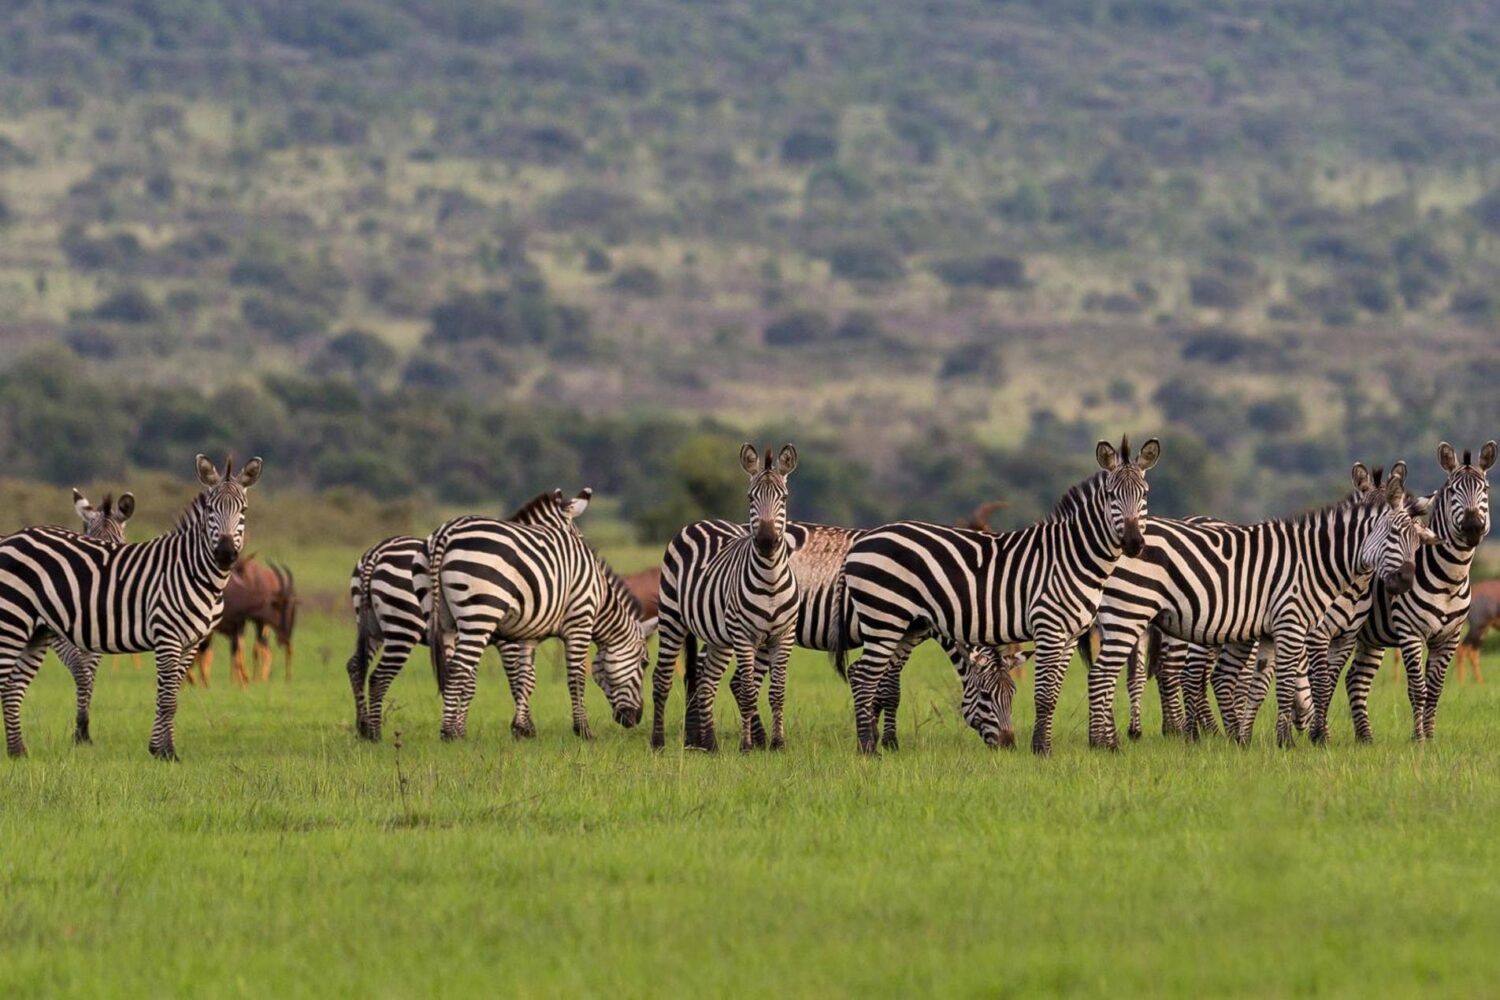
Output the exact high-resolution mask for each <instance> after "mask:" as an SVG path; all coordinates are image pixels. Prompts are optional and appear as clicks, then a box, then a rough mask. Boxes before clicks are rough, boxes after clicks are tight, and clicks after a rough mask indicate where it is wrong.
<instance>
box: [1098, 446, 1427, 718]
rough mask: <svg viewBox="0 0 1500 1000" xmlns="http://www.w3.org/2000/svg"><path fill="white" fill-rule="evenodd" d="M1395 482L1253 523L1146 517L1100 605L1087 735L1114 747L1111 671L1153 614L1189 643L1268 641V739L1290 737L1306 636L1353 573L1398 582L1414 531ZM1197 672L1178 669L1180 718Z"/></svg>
mask: <svg viewBox="0 0 1500 1000" xmlns="http://www.w3.org/2000/svg"><path fill="white" fill-rule="evenodd" d="M1404 501H1405V487H1404V484H1403V481H1402V479H1401V478H1400V477H1399V476H1393V477H1392V478H1391V480H1390V482H1389V483H1388V484H1387V488H1386V489H1382V490H1376V491H1374V492H1372V493H1371V494H1370V495H1369V496H1368V497H1365V498H1362V499H1360V500H1347V501H1345V502H1343V503H1340V504H1336V505H1334V506H1332V507H1329V508H1326V509H1324V510H1320V511H1315V512H1313V513H1310V514H1304V515H1299V516H1297V517H1294V518H1287V519H1282V520H1275V521H1265V522H1261V523H1259V524H1252V525H1235V524H1227V523H1223V522H1206V523H1193V522H1189V521H1178V520H1172V519H1164V518H1152V519H1151V522H1150V535H1149V538H1148V542H1147V544H1146V546H1145V549H1144V550H1143V551H1142V553H1141V554H1140V558H1138V559H1131V560H1127V561H1125V562H1122V563H1121V564H1120V566H1119V567H1118V568H1117V569H1116V571H1115V573H1114V575H1113V576H1112V577H1110V579H1109V581H1108V583H1107V584H1106V585H1105V587H1104V597H1103V600H1102V601H1101V602H1100V605H1099V626H1100V630H1101V632H1102V636H1103V638H1102V641H1101V643H1100V649H1099V657H1098V660H1097V661H1096V663H1095V667H1094V669H1093V670H1092V671H1090V673H1089V742H1090V744H1091V745H1095V746H1108V747H1114V746H1117V745H1118V738H1117V736H1116V734H1115V724H1114V713H1113V701H1114V689H1115V683H1116V680H1117V678H1118V675H1119V669H1120V666H1121V665H1122V664H1123V663H1124V662H1125V659H1126V657H1127V656H1128V655H1129V654H1130V651H1131V649H1132V648H1133V647H1134V646H1135V645H1136V643H1137V642H1138V641H1139V639H1140V637H1141V635H1142V634H1143V633H1144V632H1145V630H1146V628H1147V626H1148V625H1150V624H1151V623H1152V622H1153V621H1154V622H1155V623H1156V624H1158V625H1159V626H1160V627H1161V628H1162V630H1163V631H1164V632H1165V633H1166V634H1168V635H1171V636H1175V637H1176V638H1178V639H1181V640H1184V641H1187V642H1191V643H1196V644H1198V645H1199V646H1222V645H1224V644H1226V643H1232V642H1242V643H1249V642H1251V641H1253V640H1255V639H1257V638H1260V639H1270V640H1273V641H1274V642H1275V643H1276V649H1277V651H1278V653H1279V654H1280V655H1279V656H1278V657H1277V661H1276V695H1277V741H1278V742H1279V743H1281V744H1283V745H1286V744H1288V743H1290V741H1291V739H1292V715H1293V712H1294V710H1295V695H1296V681H1295V678H1296V675H1297V674H1298V673H1300V672H1305V670H1306V666H1305V664H1306V648H1305V644H1306V641H1307V635H1308V632H1309V631H1310V630H1311V629H1312V628H1313V627H1314V626H1316V625H1317V624H1318V622H1319V621H1321V620H1322V618H1323V615H1324V614H1325V613H1326V612H1327V610H1328V608H1329V606H1330V605H1331V604H1332V603H1333V602H1334V600H1336V599H1337V598H1338V596H1339V595H1340V594H1341V593H1343V592H1344V591H1345V590H1346V589H1347V588H1348V587H1350V586H1351V585H1353V584H1355V583H1356V582H1357V581H1358V580H1359V579H1360V578H1361V576H1363V575H1366V574H1370V573H1379V574H1380V575H1382V576H1383V577H1384V578H1385V579H1386V580H1387V581H1389V583H1390V584H1391V585H1392V586H1397V587H1399V586H1402V585H1409V584H1410V581H1411V576H1412V573H1413V561H1412V559H1413V551H1414V550H1415V548H1416V546H1417V543H1418V541H1419V538H1418V534H1417V528H1416V526H1415V525H1414V524H1413V522H1412V521H1411V519H1410V517H1409V516H1407V514H1406V508H1405V502H1404ZM1205 683H1206V677H1205V674H1204V671H1203V670H1194V669H1192V668H1189V669H1188V670H1187V671H1186V676H1185V683H1184V688H1185V692H1184V693H1185V697H1186V703H1187V713H1186V714H1187V719H1186V723H1187V726H1188V727H1189V731H1190V732H1191V731H1192V729H1193V727H1194V722H1195V706H1198V705H1199V704H1200V703H1202V702H1203V701H1204V699H1206V692H1205V691H1204V690H1203V686H1204V684H1205Z"/></svg>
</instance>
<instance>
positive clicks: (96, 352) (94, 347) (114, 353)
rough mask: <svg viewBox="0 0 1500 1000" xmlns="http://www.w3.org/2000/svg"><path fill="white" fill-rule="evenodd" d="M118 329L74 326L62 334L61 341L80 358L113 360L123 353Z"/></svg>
mask: <svg viewBox="0 0 1500 1000" xmlns="http://www.w3.org/2000/svg"><path fill="white" fill-rule="evenodd" d="M121 339H122V338H121V337H120V333H119V332H118V330H109V329H105V328H103V327H98V326H76V327H71V328H69V329H68V331H67V332H66V333H64V334H63V342H64V343H66V344H67V345H68V348H69V349H70V350H72V352H73V353H74V354H76V355H78V356H79V357H80V358H88V359H90V360H93V361H113V360H114V359H115V358H117V357H119V356H120V355H121V354H122V353H124V345H123V344H122V343H121Z"/></svg>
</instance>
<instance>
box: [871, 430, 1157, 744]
mask: <svg viewBox="0 0 1500 1000" xmlns="http://www.w3.org/2000/svg"><path fill="white" fill-rule="evenodd" d="M1160 455H1161V445H1160V443H1159V442H1158V441H1157V440H1156V439H1155V438H1152V439H1151V440H1149V441H1147V442H1146V444H1145V445H1144V446H1143V447H1142V448H1141V451H1140V456H1139V458H1138V459H1137V460H1136V461H1131V458H1130V445H1129V442H1128V440H1125V441H1121V443H1120V449H1119V451H1118V452H1117V451H1116V450H1115V449H1114V448H1113V447H1112V446H1111V445H1110V444H1109V442H1107V441H1100V442H1099V444H1098V446H1097V447H1096V448H1095V458H1096V459H1097V461H1098V463H1099V467H1100V469H1101V470H1102V471H1100V472H1097V473H1095V474H1094V475H1093V476H1092V477H1090V478H1089V479H1087V480H1085V481H1084V482H1082V483H1080V484H1078V485H1076V486H1074V487H1072V488H1071V489H1069V490H1068V492H1067V493H1066V494H1065V495H1064V496H1063V498H1062V500H1060V501H1059V502H1058V504H1057V506H1056V508H1055V509H1054V510H1053V513H1052V516H1051V517H1050V518H1049V519H1047V520H1046V521H1043V522H1041V523H1040V524H1036V525H1033V526H1031V527H1029V528H1024V529H1022V530H1020V531H1006V532H1001V533H999V534H988V533H985V532H979V531H972V530H969V529H965V528H950V527H946V526H943V525H937V524H923V523H920V522H915V521H902V522H898V523H896V524H889V525H886V526H885V527H883V528H877V529H875V530H874V531H871V532H869V533H867V534H865V535H864V536H863V537H861V538H860V539H859V540H858V541H856V542H855V543H854V545H853V546H852V547H851V548H850V550H849V558H848V562H847V566H846V569H845V572H844V576H845V580H846V586H847V587H848V590H849V598H850V606H851V607H852V608H853V612H854V615H855V616H856V618H857V619H858V621H859V629H860V632H861V633H862V635H863V639H864V643H865V646H864V650H863V651H862V653H861V655H860V657H859V660H858V661H856V662H855V664H854V666H853V667H852V668H851V669H850V672H849V679H850V686H851V687H852V688H853V689H854V711H855V724H856V729H857V731H858V737H859V748H860V750H861V751H862V752H864V753H874V752H875V707H876V703H877V700H878V693H879V692H878V688H879V685H880V681H881V679H882V678H883V676H884V675H885V672H886V670H887V669H888V667H889V665H890V663H891V662H892V659H893V657H894V656H895V655H897V653H898V652H899V651H901V650H902V649H904V648H907V647H909V645H911V644H913V643H914V642H915V641H916V640H917V639H919V638H921V637H922V636H925V635H927V634H929V633H933V634H936V635H937V636H939V637H941V638H944V639H946V640H948V641H949V642H953V643H961V644H965V645H968V646H999V645H1004V644H1006V643H1015V642H1023V641H1026V640H1033V641H1034V642H1035V643H1036V651H1035V656H1036V663H1035V675H1036V729H1035V731H1034V732H1033V733H1032V737H1031V749H1032V750H1033V751H1034V752H1035V753H1038V754H1046V753H1050V752H1051V751H1052V715H1053V712H1054V711H1055V710H1056V708H1057V696H1058V691H1059V690H1060V688H1061V687H1062V680H1063V674H1064V672H1065V671H1066V670H1067V664H1068V660H1069V659H1070V658H1071V657H1072V655H1073V647H1074V645H1075V644H1076V643H1077V641H1078V637H1079V636H1080V635H1082V634H1083V633H1084V632H1085V631H1086V630H1087V629H1088V627H1089V624H1090V623H1091V622H1092V621H1093V620H1094V613H1095V609H1096V606H1097V605H1098V602H1099V596H1100V594H1101V593H1102V591H1103V587H1104V581H1105V580H1106V579H1107V578H1108V577H1109V575H1110V574H1111V573H1112V572H1114V571H1116V565H1117V564H1118V563H1119V562H1120V558H1121V556H1122V554H1123V555H1129V556H1134V555H1136V554H1138V553H1139V552H1140V551H1141V549H1142V547H1143V546H1144V536H1143V528H1144V525H1145V521H1146V496H1147V490H1148V487H1147V485H1146V476H1145V474H1146V472H1147V471H1148V470H1149V469H1151V467H1152V466H1154V465H1155V464H1156V462H1157V459H1158V458H1159V457H1160Z"/></svg>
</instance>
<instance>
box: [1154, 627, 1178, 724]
mask: <svg viewBox="0 0 1500 1000" xmlns="http://www.w3.org/2000/svg"><path fill="white" fill-rule="evenodd" d="M1186 656H1187V646H1186V644H1184V643H1182V642H1178V641H1175V640H1173V641H1168V640H1167V639H1162V640H1161V643H1160V646H1159V651H1158V654H1157V660H1156V694H1157V697H1158V698H1159V699H1160V701H1161V734H1162V735H1163V736H1182V735H1184V734H1186V733H1187V713H1186V712H1185V711H1184V709H1183V704H1182V669H1183V663H1184V661H1185V658H1186ZM1148 672H1149V668H1148Z"/></svg>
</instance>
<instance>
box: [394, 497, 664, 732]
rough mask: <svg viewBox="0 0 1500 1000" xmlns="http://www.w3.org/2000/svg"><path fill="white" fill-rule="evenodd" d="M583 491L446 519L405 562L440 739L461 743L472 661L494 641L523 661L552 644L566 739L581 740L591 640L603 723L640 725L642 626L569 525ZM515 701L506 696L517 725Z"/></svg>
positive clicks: (628, 599) (632, 603)
mask: <svg viewBox="0 0 1500 1000" xmlns="http://www.w3.org/2000/svg"><path fill="white" fill-rule="evenodd" d="M589 495H590V494H589V491H585V492H584V493H583V494H580V495H579V496H578V497H575V498H574V499H572V500H565V499H564V498H563V494H562V490H554V491H553V492H552V493H551V494H543V495H542V496H540V497H538V498H537V499H535V500H533V501H532V502H531V504H528V505H527V507H526V508H523V509H522V510H521V511H519V512H517V514H516V515H515V519H514V520H511V521H500V520H496V519H494V518H488V517H475V516H468V517H460V518H457V519H455V520H452V521H449V522H448V523H446V524H444V525H442V526H441V527H439V528H438V529H437V530H436V531H434V532H433V533H432V534H431V535H429V536H428V537H427V543H426V546H425V547H424V549H423V550H421V551H418V552H416V553H414V554H413V558H412V584H413V588H414V589H415V591H416V594H417V598H418V600H419V601H420V603H421V607H422V612H423V615H424V617H425V618H426V621H427V645H428V647H429V650H430V652H431V654H432V665H433V670H434V672H435V673H436V674H437V681H438V689H439V690H440V691H441V692H442V695H443V724H442V736H443V738H444V739H459V738H462V737H463V736H464V734H465V731H466V729H467V728H468V717H469V703H470V702H471V701H472V700H473V698H474V679H475V673H476V668H477V667H478V664H479V656H480V654H481V653H482V652H484V647H485V646H487V645H489V644H490V643H492V642H495V641H497V640H505V641H508V642H511V643H526V644H528V654H527V661H528V662H529V660H530V656H529V646H531V645H534V644H535V643H536V642H538V641H540V640H542V639H546V638H550V637H552V636H557V637H559V638H561V639H562V641H563V646H564V648H565V649H566V655H567V660H568V694H569V695H570V696H571V698H572V701H573V732H575V733H576V734H578V735H579V736H581V737H583V738H584V739H593V733H592V731H591V730H590V729H589V723H588V715H587V713H586V712H585V710H584V704H583V693H584V682H585V680H586V679H587V677H586V675H587V672H588V662H587V660H588V651H589V643H590V642H593V643H595V644H597V645H598V647H599V654H598V657H597V658H596V659H595V662H594V671H593V672H594V680H595V681H596V682H597V683H598V685H599V687H600V688H602V689H603V691H604V694H605V697H607V698H608V699H609V703H610V707H611V709H612V710H613V713H614V717H615V721H616V722H618V723H619V724H620V725H622V726H624V727H625V728H627V729H629V728H630V727H632V726H634V725H635V724H636V723H638V722H639V721H640V719H641V682H642V678H643V676H644V674H645V669H646V658H647V655H648V654H647V652H646V628H647V626H646V625H644V624H643V623H642V622H641V620H640V605H639V604H638V603H637V602H636V600H635V598H634V596H632V595H631V593H630V590H629V588H627V587H626V586H625V582H624V581H623V580H621V579H620V578H619V577H618V576H616V575H615V573H614V571H613V570H611V569H610V568H609V566H608V565H607V564H606V563H605V562H604V560H603V559H601V558H600V557H599V555H598V554H597V553H595V552H594V550H593V549H591V548H589V546H588V543H587V542H585V541H584V540H583V536H582V535H581V534H580V533H579V531H578V529H577V527H576V526H575V525H574V524H573V520H574V518H576V517H577V516H578V515H579V514H581V513H583V511H584V509H585V508H586V507H587V506H588V502H589ZM525 694H526V695H529V694H530V688H529V687H528V688H527V689H526V691H525ZM523 703H524V699H518V718H519V713H520V705H521V704H523ZM527 721H529V715H528V717H527ZM513 725H514V724H513Z"/></svg>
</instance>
